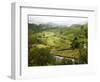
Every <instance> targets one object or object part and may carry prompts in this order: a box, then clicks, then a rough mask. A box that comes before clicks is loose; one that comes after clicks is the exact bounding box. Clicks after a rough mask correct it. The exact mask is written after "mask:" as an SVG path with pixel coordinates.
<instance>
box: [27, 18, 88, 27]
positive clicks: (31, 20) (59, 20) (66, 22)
mask: <svg viewBox="0 0 100 82" xmlns="http://www.w3.org/2000/svg"><path fill="white" fill-rule="evenodd" d="M28 23H34V24H49V23H53V24H56V25H66V26H71V25H72V24H85V23H88V18H82V17H81V18H80V17H54V16H29V17H28Z"/></svg>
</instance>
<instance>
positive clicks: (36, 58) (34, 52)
mask: <svg viewBox="0 0 100 82" xmlns="http://www.w3.org/2000/svg"><path fill="white" fill-rule="evenodd" d="M28 60H29V66H45V65H51V64H52V63H53V61H54V57H53V56H52V54H51V53H50V50H49V49H47V48H37V47H36V48H32V49H31V50H30V52H29V59H28Z"/></svg>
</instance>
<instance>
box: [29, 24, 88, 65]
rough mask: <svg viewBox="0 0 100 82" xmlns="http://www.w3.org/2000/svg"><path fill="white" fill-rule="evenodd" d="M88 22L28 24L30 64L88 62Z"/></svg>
mask: <svg viewBox="0 0 100 82" xmlns="http://www.w3.org/2000/svg"><path fill="white" fill-rule="evenodd" d="M87 45H88V24H83V25H80V24H73V25H71V26H64V25H55V24H28V65H29V66H45V65H46V66H47V65H72V64H87V63H88V54H87V50H88V46H87Z"/></svg>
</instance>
